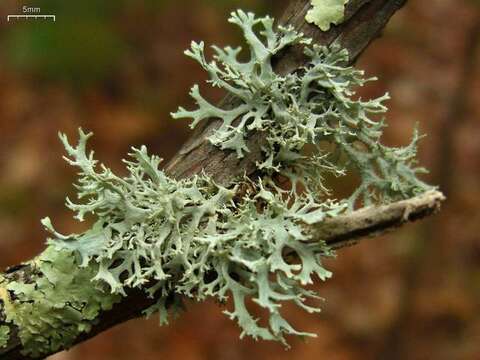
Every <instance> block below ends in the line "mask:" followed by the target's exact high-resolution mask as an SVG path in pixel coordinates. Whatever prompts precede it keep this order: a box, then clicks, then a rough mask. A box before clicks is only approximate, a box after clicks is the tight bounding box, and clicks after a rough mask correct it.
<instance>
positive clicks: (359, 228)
mask: <svg viewBox="0 0 480 360" xmlns="http://www.w3.org/2000/svg"><path fill="white" fill-rule="evenodd" d="M405 2H406V0H351V1H350V2H349V3H348V5H347V9H346V21H345V22H344V23H343V24H341V25H340V26H337V27H333V28H332V29H331V30H330V31H328V32H321V31H320V30H319V29H318V28H317V27H316V26H312V25H310V24H307V23H306V22H305V20H304V18H305V15H306V12H307V11H308V10H309V8H310V1H309V0H294V1H291V2H290V4H289V6H288V8H287V10H286V11H285V14H284V15H283V17H282V19H281V23H282V24H286V25H293V26H294V27H295V28H296V29H297V30H298V31H301V32H303V33H304V34H305V35H307V36H309V37H312V38H313V39H314V41H315V42H316V43H318V44H323V45H329V44H331V43H332V42H338V43H340V44H341V45H342V46H343V47H345V48H346V49H348V50H349V52H350V54H351V62H352V63H353V62H354V61H355V60H356V58H357V57H358V56H359V55H360V54H361V53H362V52H363V51H364V50H365V49H366V48H367V46H368V45H369V44H370V42H371V41H372V40H374V39H375V38H376V37H377V36H378V35H379V34H380V32H381V30H382V29H383V27H384V26H385V24H386V23H387V22H388V20H389V19H390V17H391V16H392V15H393V14H394V13H395V12H396V11H397V10H399V9H400V8H401V7H402V6H403V5H404V3H405ZM304 63H305V58H304V56H303V54H302V50H301V48H290V49H288V50H286V51H284V52H283V53H282V54H281V56H279V57H278V58H277V59H275V70H276V71H277V72H279V73H282V74H286V73H289V72H292V71H295V69H297V68H298V67H299V66H302V65H304ZM231 105H232V99H231V98H228V97H226V98H225V99H224V100H223V101H222V106H225V107H227V106H231ZM218 125H219V123H218V122H217V121H210V122H208V123H205V125H203V126H202V127H198V128H197V129H196V130H195V132H194V133H193V135H192V138H191V140H189V141H188V142H187V143H186V144H185V145H184V146H183V147H182V148H181V150H180V151H179V152H178V154H177V155H176V156H175V157H174V158H173V159H172V160H171V161H170V163H169V164H168V165H167V166H166V172H167V173H168V174H169V175H170V176H173V177H175V178H183V177H189V176H192V175H194V174H197V173H199V172H200V171H201V170H204V171H205V172H206V173H207V174H208V175H210V176H212V177H213V178H214V179H215V180H216V181H217V182H219V183H221V184H224V185H228V184H229V183H230V182H231V181H232V180H233V179H234V178H235V177H236V176H238V175H242V174H243V173H246V174H247V175H251V174H253V173H254V172H255V162H256V161H257V160H258V159H260V157H261V151H260V148H261V144H262V141H264V138H263V135H262V134H261V133H256V134H253V135H252V136H251V137H250V139H249V140H248V147H249V149H250V150H251V152H250V153H249V154H247V156H246V157H245V158H243V159H238V158H237V157H236V154H234V153H231V152H225V151H220V150H219V149H217V148H215V147H214V146H212V145H211V144H210V143H209V142H208V141H207V139H206V138H207V137H208V136H209V135H210V134H211V133H212V131H213V130H214V129H215V128H216V127H217V126H218ZM443 200H444V197H443V195H442V194H441V193H438V192H429V193H426V194H424V195H422V196H419V197H417V198H414V199H410V200H406V201H401V202H398V203H394V204H391V205H388V206H382V207H373V208H367V209H362V210H359V211H356V212H353V213H352V214H350V215H346V216H341V217H338V218H336V219H332V220H328V221H326V222H325V223H323V224H319V225H317V226H316V230H317V231H318V238H319V239H323V240H327V242H328V243H329V244H331V245H332V246H333V247H334V248H341V247H343V246H348V245H352V244H354V243H356V241H358V239H359V238H361V237H364V236H370V235H378V234H379V233H382V232H384V231H387V230H389V229H392V228H395V227H398V226H400V225H402V224H404V223H406V222H408V221H414V220H417V219H420V218H422V217H425V216H428V215H430V214H432V213H434V212H435V211H436V210H438V208H439V206H440V203H441V202H442V201H443ZM4 276H5V278H6V279H7V280H9V281H15V280H16V279H19V278H22V279H25V278H32V276H33V275H32V273H31V269H30V268H29V266H28V265H20V266H16V267H14V268H11V269H9V270H7V272H6V273H5V274H4ZM31 280H32V281H35V279H34V278H32V279H31ZM154 302H155V300H152V299H148V298H146V297H145V296H144V294H143V292H141V291H131V293H130V294H129V296H128V297H126V298H124V300H123V301H122V302H121V303H119V304H117V305H115V306H114V308H113V309H112V310H110V311H108V312H105V313H103V314H101V316H100V317H99V321H98V324H97V325H95V326H94V328H93V329H92V331H91V332H89V333H88V334H84V335H82V336H80V337H79V338H78V339H77V341H76V342H77V343H78V342H82V341H85V340H87V339H88V338H91V337H93V336H95V335H96V334H98V333H100V332H102V331H104V330H106V329H108V328H110V327H112V326H114V325H116V324H119V323H122V322H125V321H127V320H130V319H132V318H135V317H138V316H140V314H141V312H142V310H144V309H145V308H147V307H148V306H150V305H151V304H153V303H154ZM3 320H4V316H3V314H2V303H1V301H0V325H8V326H10V325H9V324H5V323H2V321H3ZM10 327H11V334H13V336H11V338H10V341H9V343H8V346H7V347H6V348H3V349H0V358H1V359H4V360H14V359H15V360H17V359H28V357H25V356H23V355H22V354H21V350H22V345H21V343H20V341H19V339H18V338H17V337H16V336H15V334H16V332H17V330H16V329H15V328H14V327H12V326H10ZM46 355H48V354H45V356H46Z"/></svg>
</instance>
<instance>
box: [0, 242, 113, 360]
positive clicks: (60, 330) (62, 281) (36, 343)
mask: <svg viewBox="0 0 480 360" xmlns="http://www.w3.org/2000/svg"><path fill="white" fill-rule="evenodd" d="M30 266H31V267H32V271H33V273H34V274H35V282H34V283H26V282H18V281H12V282H9V283H7V284H6V285H5V290H6V291H5V292H4V293H5V294H4V296H2V300H3V301H4V312H5V317H6V322H7V323H11V324H12V325H15V326H16V327H17V328H18V337H19V339H20V340H21V343H22V345H23V346H22V353H23V354H24V355H28V356H32V357H38V356H41V355H42V354H44V353H51V352H55V351H57V350H59V349H64V348H68V347H69V346H71V345H72V344H73V343H74V341H75V339H76V338H77V337H78V335H80V334H81V333H86V332H89V331H90V329H91V327H92V325H93V324H94V323H95V321H96V318H97V316H98V315H99V313H100V311H105V310H109V309H111V307H112V306H113V304H114V303H115V302H118V301H119V300H120V298H121V297H120V296H118V295H112V294H110V292H108V291H104V290H103V289H102V287H104V286H103V285H102V284H98V283H97V284H95V283H93V282H92V278H93V276H94V275H95V272H96V268H95V266H90V267H85V268H81V267H79V264H78V263H77V261H76V260H75V256H74V255H73V254H72V253H71V252H69V251H58V250H56V249H54V248H53V247H49V248H47V249H46V250H45V251H44V252H43V253H42V254H41V255H40V256H39V257H38V258H36V259H35V260H33V261H32V262H31V264H30Z"/></svg>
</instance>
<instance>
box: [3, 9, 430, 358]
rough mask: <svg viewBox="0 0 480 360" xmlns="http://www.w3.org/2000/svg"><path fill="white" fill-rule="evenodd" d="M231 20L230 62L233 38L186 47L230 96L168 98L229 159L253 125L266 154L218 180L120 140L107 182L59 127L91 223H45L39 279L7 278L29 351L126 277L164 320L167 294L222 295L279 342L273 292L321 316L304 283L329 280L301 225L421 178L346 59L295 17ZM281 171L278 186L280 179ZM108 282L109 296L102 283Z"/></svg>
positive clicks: (85, 321) (283, 331) (101, 305)
mask: <svg viewBox="0 0 480 360" xmlns="http://www.w3.org/2000/svg"><path fill="white" fill-rule="evenodd" d="M230 22H231V23H234V24H236V25H238V26H239V27H240V28H241V29H242V31H243V34H244V37H245V39H246V42H247V45H248V49H249V51H250V59H249V60H247V61H240V60H238V58H239V55H240V52H241V49H240V48H237V49H232V48H230V47H227V48H225V49H220V48H218V47H214V48H213V49H214V52H215V56H214V60H213V61H210V62H208V61H207V60H206V58H205V55H204V45H203V43H199V44H197V43H193V44H192V49H191V50H189V51H188V52H187V55H189V56H190V57H192V58H194V59H195V60H197V61H198V62H199V63H200V64H201V66H202V67H203V68H204V69H205V70H206V71H207V72H208V74H209V75H210V83H211V84H212V85H213V86H218V87H221V88H223V89H224V90H225V91H226V92H227V93H229V94H231V95H232V96H233V97H234V98H235V102H234V103H235V104H237V106H236V107H233V108H231V109H221V108H218V107H216V106H214V105H212V104H210V103H209V102H208V101H207V100H205V99H204V98H203V97H202V96H201V95H200V92H199V88H198V86H195V87H193V89H192V92H191V94H192V96H193V98H194V99H195V101H196V103H197V105H198V109H196V110H194V111H187V110H185V109H182V108H181V109H180V110H179V111H178V112H177V113H175V114H174V115H173V116H174V117H175V118H193V123H192V127H194V126H196V125H197V124H198V123H199V122H201V121H203V120H205V119H207V118H218V119H220V120H221V121H222V125H221V126H220V128H218V129H217V130H215V131H214V132H213V134H212V135H211V137H210V141H211V142H212V143H213V144H214V145H216V146H218V147H220V148H222V149H224V150H228V151H234V152H235V153H236V154H237V156H238V157H243V156H245V154H246V153H248V151H249V148H248V137H249V135H250V134H251V133H252V132H253V131H260V132H262V133H264V134H265V136H266V140H265V142H264V143H263V147H262V150H263V155H264V160H263V161H261V162H259V163H258V164H257V170H258V171H257V173H256V175H255V177H254V178H249V179H247V178H246V177H245V178H239V179H237V182H236V183H235V184H232V185H231V186H228V187H225V186H221V185H219V184H216V183H215V182H214V181H212V179H211V178H209V177H208V176H206V175H201V176H196V177H193V178H191V179H186V180H174V179H171V178H169V177H168V176H167V175H166V174H165V173H164V172H162V171H161V170H160V168H159V166H160V163H161V159H160V158H158V157H157V156H152V155H149V154H148V153H147V150H146V148H145V147H141V148H140V149H135V148H133V149H132V152H131V154H130V158H129V159H128V160H125V164H126V167H127V170H128V175H127V176H125V177H119V176H117V175H115V174H114V173H113V172H112V171H111V170H110V169H109V168H107V167H106V166H104V165H100V166H99V164H98V163H97V161H96V160H95V159H94V158H93V152H90V153H89V152H88V151H87V149H86V144H87V140H88V138H89V137H90V134H85V133H83V132H82V131H80V139H79V142H78V145H76V146H72V145H71V144H70V143H69V142H68V140H67V138H66V137H65V136H64V135H62V136H61V139H62V141H63V143H64V145H65V148H66V150H67V154H68V157H67V158H66V159H67V161H68V162H69V163H70V164H71V165H73V166H75V167H77V168H78V170H79V181H78V183H77V185H76V187H77V188H78V197H79V199H80V203H74V202H72V201H70V200H68V199H67V206H68V207H69V208H70V209H72V210H73V211H75V212H76V218H77V219H78V220H80V221H83V220H84V218H85V216H87V215H89V214H90V215H93V216H94V217H95V218H96V222H95V224H94V226H93V227H92V228H91V229H90V230H89V231H86V232H85V233H82V234H71V235H62V234H60V233H58V232H57V231H55V229H54V228H53V226H52V224H51V222H50V220H49V219H48V218H47V219H44V220H43V224H44V226H45V228H46V229H47V230H48V231H49V232H50V233H51V236H52V238H51V239H50V240H49V243H50V247H49V249H48V250H47V252H46V253H45V254H44V255H42V257H41V258H39V259H38V260H37V261H36V263H35V264H36V266H37V268H38V271H39V272H41V274H42V276H40V280H39V282H38V283H36V284H26V283H11V284H10V285H9V286H8V291H9V293H11V294H14V295H15V300H12V301H8V306H15V308H13V309H14V310H15V311H13V310H11V311H10V310H8V306H6V310H7V313H8V314H9V315H8V320H9V321H10V322H12V323H14V324H15V325H17V326H18V327H19V329H20V337H21V339H22V342H25V343H28V344H30V346H29V348H30V349H31V348H36V349H38V352H42V351H45V349H46V347H50V348H55V347H58V346H60V344H61V345H62V346H65V344H67V345H68V344H69V343H71V342H72V341H73V339H74V338H75V337H76V336H77V335H78V334H79V333H81V332H84V331H88V330H89V327H90V326H91V324H92V321H93V320H94V319H95V317H96V316H97V315H98V313H99V311H101V310H105V309H108V308H110V307H111V306H112V304H113V303H114V302H115V301H117V300H118V298H119V296H122V295H123V296H124V295H126V290H127V289H128V288H141V289H143V290H144V291H145V292H146V294H147V295H149V296H156V297H158V298H159V299H160V300H159V302H158V304H157V305H156V307H154V308H153V309H150V310H160V316H161V320H162V321H166V314H167V309H166V307H167V306H166V302H167V300H166V299H169V301H168V302H169V303H173V304H177V305H178V304H179V303H180V300H181V298H182V297H185V296H186V297H189V298H192V299H195V300H197V301H201V300H204V299H205V298H206V297H215V298H217V299H218V300H220V301H222V302H223V301H225V300H226V299H227V298H228V297H231V298H232V299H233V309H232V310H231V311H227V312H226V313H227V315H228V316H229V317H230V318H232V319H235V320H236V321H237V322H238V324H239V325H240V327H241V328H242V335H244V334H245V335H250V336H252V337H254V338H261V339H268V340H279V341H282V342H284V343H285V335H289V334H294V335H300V336H312V335H313V334H309V333H305V332H301V331H297V330H295V329H294V328H293V327H292V326H291V325H290V324H289V323H288V322H287V320H286V319H285V318H284V317H283V316H282V314H281V309H282V304H284V303H286V302H290V303H294V304H296V305H298V306H299V307H301V308H303V309H305V310H306V311H308V312H310V313H314V312H318V311H319V309H318V306H316V302H315V301H313V302H312V301H311V299H312V298H313V299H315V298H317V295H316V294H315V293H314V292H312V291H310V290H307V289H306V286H307V285H309V284H311V283H312V281H313V279H314V278H319V279H322V280H324V279H327V278H328V277H330V275H331V274H330V273H329V272H328V271H327V270H326V269H325V268H324V267H323V266H322V257H325V256H331V255H332V253H331V251H330V250H329V248H328V247H327V246H326V245H325V243H323V242H322V241H314V242H313V241H311V240H312V238H313V236H314V234H312V233H310V231H309V226H308V225H310V224H314V223H318V222H321V221H322V220H323V219H325V218H326V217H334V216H337V215H338V214H340V213H344V212H346V211H350V210H351V209H353V208H354V207H355V206H357V205H360V204H361V205H369V204H371V203H373V202H376V203H378V202H389V201H392V200H396V199H403V198H407V197H410V196H413V195H415V194H417V193H419V192H423V191H425V190H426V189H428V188H429V187H428V186H427V185H425V184H424V183H422V182H421V181H419V180H418V179H417V176H416V175H417V173H418V172H420V171H421V169H417V168H415V167H414V164H415V153H416V142H417V140H418V137H417V136H416V135H415V136H414V140H413V141H412V144H411V145H409V146H407V147H405V148H389V147H386V146H383V145H381V144H380V141H379V140H380V136H381V134H382V129H383V127H384V123H383V121H381V120H377V119H378V115H379V114H382V113H384V112H385V111H386V107H385V106H384V105H383V102H384V100H385V99H387V96H384V97H381V98H378V99H373V100H370V101H362V100H359V99H357V98H356V97H355V93H354V88H355V87H357V86H362V85H363V84H364V83H365V82H366V81H368V80H366V79H364V78H363V73H362V72H361V71H358V70H355V69H353V68H351V67H346V66H345V65H344V64H345V63H346V61H347V59H348V54H347V52H346V51H344V50H340V49H337V48H334V49H331V50H328V49H327V48H324V47H319V46H311V45H310V43H311V40H310V39H307V38H305V37H304V36H303V35H302V34H299V33H296V32H295V31H294V30H293V29H292V28H283V27H278V28H277V29H275V28H274V26H273V20H272V19H271V18H269V17H266V18H255V17H254V15H253V14H246V13H244V12H242V11H238V12H235V13H233V14H232V16H231V18H230ZM292 45H302V46H304V47H305V55H306V56H307V57H308V58H309V62H308V64H307V65H306V66H305V67H303V68H302V69H299V70H298V71H297V72H296V73H294V74H288V75H284V76H281V75H277V74H276V73H275V72H274V71H273V66H272V59H273V58H274V56H275V55H276V54H278V53H279V52H280V51H281V50H282V49H284V48H285V47H287V46H292ZM305 147H309V155H306V153H305V152H304V148H305ZM350 171H354V172H356V173H357V174H358V175H359V176H360V179H361V182H360V184H359V186H358V188H357V190H356V191H355V192H354V193H353V194H352V196H351V197H350V198H348V199H345V200H343V201H334V200H333V199H331V198H330V197H331V195H330V194H331V189H329V188H328V186H327V183H326V182H325V181H324V180H323V179H324V178H325V176H327V175H332V174H333V175H334V176H343V175H345V174H347V173H349V172H350ZM279 177H281V178H283V179H287V180H288V184H289V186H285V185H282V186H280V185H279V182H278V181H277V179H278V178H279ZM72 254H74V256H72ZM92 280H93V281H92ZM72 284H76V285H72ZM107 285H108V290H109V292H110V293H111V295H109V296H107V295H106V294H105V293H104V292H103V291H104V288H103V287H104V286H107ZM72 286H73V287H72ZM172 298H173V299H174V301H171V299H172ZM248 299H252V300H253V302H254V303H255V304H256V305H258V306H260V307H261V308H263V309H264V310H266V312H267V313H268V316H267V319H266V322H265V323H263V324H260V323H259V321H258V320H259V319H257V318H255V316H254V315H252V312H251V310H250V309H248V308H247V302H248V301H247V300H248ZM309 299H310V302H309V304H307V302H306V301H307V300H309ZM7 300H8V299H7ZM317 302H318V301H317ZM52 309H53V310H52ZM47 314H48V316H47ZM60 329H61V331H59V330H60ZM0 339H1V337H0ZM32 344H33V345H35V346H34V347H32V346H31V345H32Z"/></svg>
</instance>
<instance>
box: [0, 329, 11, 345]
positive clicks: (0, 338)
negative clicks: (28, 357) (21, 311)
mask: <svg viewBox="0 0 480 360" xmlns="http://www.w3.org/2000/svg"><path fill="white" fill-rule="evenodd" d="M8 339H10V328H9V327H8V326H4V325H2V326H0V349H2V348H4V347H6V346H7V344H8Z"/></svg>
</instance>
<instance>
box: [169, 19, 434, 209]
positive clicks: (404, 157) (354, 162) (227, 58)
mask: <svg viewBox="0 0 480 360" xmlns="http://www.w3.org/2000/svg"><path fill="white" fill-rule="evenodd" d="M230 22H231V23H234V24H236V25H238V26H239V27H240V28H241V29H242V31H243V34H244V37H245V39H246V41H247V45H248V47H249V49H248V50H249V53H250V55H251V58H250V60H249V61H247V62H242V61H240V60H238V59H237V57H238V55H239V54H240V52H241V48H237V49H232V48H230V47H227V48H225V49H220V48H218V47H216V46H213V47H212V48H213V51H214V52H215V55H214V60H213V61H211V62H208V61H207V60H206V59H205V55H204V44H203V43H199V44H197V43H192V47H191V50H188V51H187V52H186V54H187V55H188V56H190V57H192V58H193V59H195V60H196V61H198V62H199V63H200V65H201V66H202V67H203V68H204V69H205V70H206V71H207V72H208V74H209V76H210V80H209V82H210V83H211V84H212V85H213V86H218V87H221V88H223V89H224V90H225V91H226V92H227V93H229V95H231V97H232V98H233V99H234V100H233V103H235V104H237V106H236V107H234V108H233V109H228V110H227V109H220V108H218V107H216V106H214V105H212V104H210V103H209V102H208V101H207V100H205V99H204V98H203V97H202V96H201V94H200V92H199V87H198V86H197V85H195V86H194V87H193V88H192V90H191V95H192V97H193V99H194V100H195V102H196V103H197V105H198V108H197V109H195V110H193V111H187V110H185V109H184V108H180V109H179V111H177V112H176V113H174V114H173V117H174V118H191V119H193V122H192V123H191V126H192V127H195V126H196V125H197V124H198V123H199V122H201V121H202V120H205V119H209V118H218V119H220V120H221V121H222V125H221V126H220V127H219V128H218V129H217V130H216V131H215V132H214V133H213V135H211V136H210V138H209V139H210V141H211V143H212V144H214V145H217V146H219V147H221V148H222V149H225V150H232V151H235V152H236V153H237V154H238V157H243V156H244V153H245V152H248V151H249V149H248V146H247V143H246V139H247V138H248V136H249V135H250V134H251V133H252V132H253V131H260V132H262V133H265V134H266V143H265V144H264V145H263V152H264V154H265V160H263V161H262V162H259V163H258V164H257V167H258V169H259V170H262V171H264V172H265V171H266V172H268V173H270V174H271V173H278V172H280V173H282V174H283V175H286V176H287V177H288V178H290V179H291V180H292V181H294V182H296V181H303V182H304V183H307V185H308V186H310V187H312V186H313V189H310V190H311V192H312V193H313V194H314V196H317V195H319V194H322V195H323V194H324V193H325V192H327V193H328V191H325V190H326V184H323V182H322V178H323V177H324V176H325V175H326V174H327V173H333V174H335V175H338V176H339V175H343V174H345V173H346V172H345V170H347V169H346V168H344V167H342V165H341V163H340V159H342V158H343V157H346V158H347V159H348V162H347V164H346V166H349V167H351V168H352V170H353V171H356V172H357V173H358V175H360V177H361V180H362V181H361V184H360V185H359V186H358V188H357V190H356V191H355V193H354V194H352V196H351V197H350V198H349V199H348V205H349V208H350V209H353V208H354V206H355V205H356V203H357V200H359V198H360V197H362V200H363V203H364V205H365V206H368V205H371V203H372V202H374V201H377V202H389V201H392V200H399V199H404V198H407V197H411V196H414V195H417V194H418V193H421V192H424V191H425V190H427V189H429V188H430V187H429V186H428V185H426V184H424V183H423V182H421V181H420V180H418V178H417V174H418V173H422V172H423V171H424V170H423V169H421V168H416V167H415V166H414V165H415V156H416V145H417V142H418V138H419V137H418V135H417V133H416V132H415V133H414V137H413V140H412V143H411V144H410V145H409V146H407V147H404V148H390V147H386V146H384V145H382V144H381V142H380V138H381V135H382V132H383V128H384V127H385V124H384V122H383V120H382V119H381V118H380V120H378V117H379V115H381V114H384V113H385V112H386V111H387V107H386V106H385V105H384V102H385V101H386V100H387V99H388V98H389V96H388V94H386V95H384V96H382V97H379V98H375V99H372V100H369V101H363V100H362V99H358V97H356V96H355V89H356V88H357V87H361V86H363V85H365V83H367V82H369V81H372V80H375V78H365V77H364V73H363V71H360V70H357V69H354V68H352V67H347V66H345V63H347V61H348V52H347V51H346V50H345V49H343V50H342V49H339V48H338V47H335V46H334V47H333V48H332V49H328V48H326V47H321V46H316V45H314V46H309V44H310V43H311V40H310V39H308V38H305V37H304V36H303V35H302V34H299V33H297V32H295V31H294V29H293V28H291V27H289V28H283V27H279V28H278V31H274V30H273V21H272V19H271V18H269V17H266V18H260V19H258V18H255V17H254V15H253V14H245V13H244V12H242V11H238V12H236V13H233V14H232V17H231V18H230ZM256 28H260V29H259V30H256ZM298 44H302V45H303V46H304V53H305V55H306V57H307V58H308V59H309V61H308V63H307V65H306V66H304V67H303V68H301V69H299V70H298V71H296V72H295V73H292V74H287V75H285V76H281V75H278V74H277V73H275V72H274V70H273V66H272V59H273V58H274V57H275V55H277V54H278V53H279V52H280V51H281V50H282V49H283V48H285V47H287V46H293V45H298ZM236 119H239V120H237V121H236ZM325 144H328V145H329V146H330V149H329V150H328V151H325V150H323V149H325ZM306 145H310V146H313V147H315V148H316V151H314V155H313V156H311V155H309V156H305V155H302V153H301V151H302V149H303V148H304V147H305V146H306ZM307 190H308V189H307ZM314 190H317V191H314Z"/></svg>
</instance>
